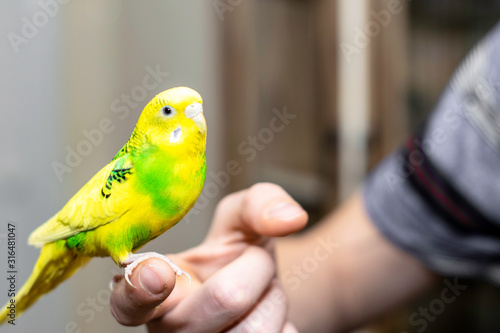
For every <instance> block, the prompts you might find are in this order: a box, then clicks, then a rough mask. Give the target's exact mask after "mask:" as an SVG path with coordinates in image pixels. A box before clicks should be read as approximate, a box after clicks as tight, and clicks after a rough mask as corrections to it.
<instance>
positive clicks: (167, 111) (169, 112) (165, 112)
mask: <svg viewBox="0 0 500 333" xmlns="http://www.w3.org/2000/svg"><path fill="white" fill-rule="evenodd" d="M161 113H162V114H163V115H164V116H171V115H173V114H174V109H173V108H172V107H171V106H168V105H165V106H164V107H162V108H161Z"/></svg>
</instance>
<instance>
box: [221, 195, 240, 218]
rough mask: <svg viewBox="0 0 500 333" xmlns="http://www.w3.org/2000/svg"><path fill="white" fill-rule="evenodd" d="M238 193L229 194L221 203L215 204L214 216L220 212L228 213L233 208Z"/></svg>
mask: <svg viewBox="0 0 500 333" xmlns="http://www.w3.org/2000/svg"><path fill="white" fill-rule="evenodd" d="M238 195H239V192H235V193H231V194H228V195H226V196H225V197H224V198H222V200H221V201H219V203H218V204H217V207H216V215H217V214H220V213H221V212H225V211H229V210H231V208H232V207H234V205H235V202H236V201H237V197H238Z"/></svg>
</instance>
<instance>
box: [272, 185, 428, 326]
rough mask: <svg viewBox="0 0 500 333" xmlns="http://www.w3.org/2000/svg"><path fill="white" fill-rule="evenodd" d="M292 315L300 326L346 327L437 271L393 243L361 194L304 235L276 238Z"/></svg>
mask: <svg viewBox="0 0 500 333" xmlns="http://www.w3.org/2000/svg"><path fill="white" fill-rule="evenodd" d="M277 258H278V263H279V272H280V278H281V280H282V282H283V285H284V287H285V290H286V292H287V294H288V297H289V299H290V318H291V321H292V322H294V323H295V324H296V325H297V327H298V328H299V330H300V331H305V332H322V331H325V332H331V331H332V330H334V331H336V332H339V331H346V330H349V329H351V328H353V327H357V326H359V325H361V324H363V323H365V322H366V321H368V320H370V319H373V318H374V317H376V316H378V315H380V314H381V313H384V312H385V311H387V310H389V309H391V308H393V307H394V306H397V305H399V304H402V303H404V302H405V301H407V300H408V299H409V298H411V297H412V296H414V295H416V294H418V293H420V292H421V291H422V290H425V289H426V288H428V287H429V286H431V285H432V284H433V282H434V281H435V280H436V278H435V276H434V275H433V274H432V273H431V272H430V271H429V270H428V269H426V268H425V267H424V266H423V265H421V264H420V263H419V262H418V261H416V260H415V259H413V258H412V257H410V256H408V255H407V254H405V253H403V252H401V251H400V250H398V249H397V248H395V247H394V246H393V245H392V244H390V243H388V242H387V241H386V240H385V239H384V238H383V237H382V236H381V235H380V234H379V233H378V231H377V230H376V229H375V228H374V226H373V225H372V223H371V222H370V220H369V218H368V217H367V216H366V214H365V212H364V209H363V206H362V200H361V196H360V194H359V193H358V194H356V195H354V196H353V197H352V198H351V199H350V200H349V201H347V202H346V203H344V204H343V205H342V206H341V207H340V208H339V209H338V210H337V211H336V212H335V213H333V214H331V215H329V216H327V217H326V218H325V220H324V221H322V223H320V224H319V225H318V226H317V227H315V228H313V229H312V230H311V231H309V232H308V233H306V234H305V235H302V236H297V237H292V238H288V239H283V240H280V241H279V242H278V244H277Z"/></svg>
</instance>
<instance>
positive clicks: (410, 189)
mask: <svg viewBox="0 0 500 333" xmlns="http://www.w3.org/2000/svg"><path fill="white" fill-rule="evenodd" d="M498 59H500V27H499V26H497V28H495V29H494V30H493V31H492V32H491V33H490V34H489V35H488V36H486V37H485V38H484V39H483V41H482V42H480V43H479V45H478V46H477V47H476V48H475V49H474V50H473V51H472V52H471V53H470V54H469V56H468V57H467V58H466V60H464V62H463V63H462V65H461V66H460V68H459V69H458V70H457V72H456V73H455V75H454V77H453V78H452V80H451V81H450V84H449V85H448V87H447V88H446V90H445V92H444V93H443V95H442V97H441V100H440V102H439V103H438V105H437V106H436V109H435V110H434V112H433V113H432V114H431V116H430V117H429V118H428V119H427V121H426V123H425V126H423V127H422V128H421V129H420V130H419V131H416V133H415V134H414V135H412V136H410V137H409V138H408V140H407V142H406V143H405V145H404V146H403V147H402V148H401V149H400V150H398V151H396V152H394V153H393V154H392V155H390V156H389V157H387V158H386V159H385V160H384V161H383V162H382V163H381V164H380V165H379V166H378V167H377V168H376V169H375V170H373V171H372V173H371V174H370V175H369V176H368V177H367V178H366V180H365V182H364V184H363V201H364V206H365V209H366V211H367V213H368V215H369V217H370V219H371V220H372V222H373V223H374V224H375V226H376V227H377V228H378V230H379V231H380V232H381V233H382V234H383V235H384V236H385V237H386V238H387V239H388V240H389V241H390V242H392V243H393V244H395V245H396V246H397V247H399V248H401V249H402V250H404V251H406V252H408V253H409V254H411V255H412V256H414V257H416V258H417V259H419V260H420V261H422V262H423V263H424V264H425V265H427V266H428V267H429V268H431V269H432V270H434V271H436V272H438V273H440V274H444V275H453V276H467V277H484V278H487V279H489V280H492V281H494V282H497V283H500V103H499V101H500V90H499V88H500V62H499V61H498Z"/></svg>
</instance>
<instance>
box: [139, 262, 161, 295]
mask: <svg viewBox="0 0 500 333" xmlns="http://www.w3.org/2000/svg"><path fill="white" fill-rule="evenodd" d="M160 271H161V268H160V267H158V266H155V265H145V266H144V267H143V268H142V269H141V272H140V273H139V283H140V284H141V286H142V288H143V289H144V290H146V291H147V292H148V293H150V294H151V295H158V294H161V293H162V292H164V291H165V289H166V288H167V278H166V276H165V274H163V273H160Z"/></svg>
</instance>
